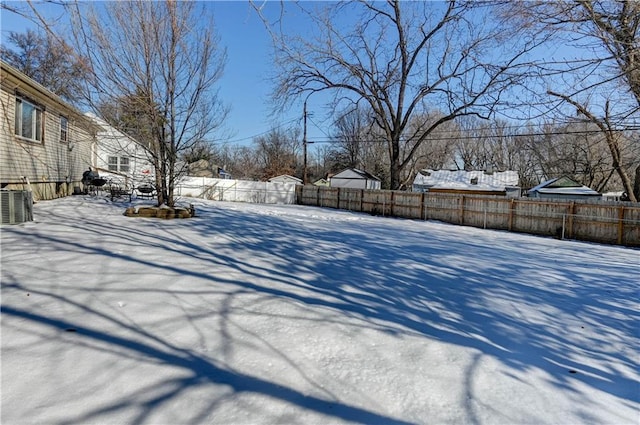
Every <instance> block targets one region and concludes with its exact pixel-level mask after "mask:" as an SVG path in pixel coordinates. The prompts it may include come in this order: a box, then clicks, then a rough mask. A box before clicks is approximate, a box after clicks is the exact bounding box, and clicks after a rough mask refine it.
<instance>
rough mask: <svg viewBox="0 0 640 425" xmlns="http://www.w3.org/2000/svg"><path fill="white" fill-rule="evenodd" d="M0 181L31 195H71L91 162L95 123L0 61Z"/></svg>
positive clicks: (8, 187)
mask: <svg viewBox="0 0 640 425" xmlns="http://www.w3.org/2000/svg"><path fill="white" fill-rule="evenodd" d="M0 65H1V67H0V69H1V72H0V77H1V78H0V81H1V83H0V87H1V90H0V104H1V107H0V115H1V117H0V118H1V121H2V124H0V125H1V130H0V187H1V188H2V189H6V190H31V191H32V194H33V199H35V200H44V199H53V198H58V197H62V196H67V195H70V194H71V193H73V192H74V188H75V187H78V188H80V187H81V180H82V173H83V172H84V171H85V170H87V168H88V167H89V166H91V165H92V162H91V148H92V144H93V143H94V142H95V134H96V132H97V131H98V128H97V126H96V125H95V123H94V122H93V121H92V120H91V119H89V118H88V117H86V116H84V115H83V114H82V113H80V112H79V111H78V110H76V109H75V108H74V107H73V106H71V105H69V104H68V103H66V102H65V101H64V100H62V99H61V98H60V97H59V96H57V95H56V94H54V93H52V92H51V91H49V90H48V89H47V88H45V87H44V86H42V85H41V84H39V83H37V82H36V81H34V80H33V79H31V78H29V77H27V76H26V75H25V74H23V73H22V72H20V71H18V70H17V69H15V68H13V67H12V66H10V65H8V64H7V63H5V62H1V61H0Z"/></svg>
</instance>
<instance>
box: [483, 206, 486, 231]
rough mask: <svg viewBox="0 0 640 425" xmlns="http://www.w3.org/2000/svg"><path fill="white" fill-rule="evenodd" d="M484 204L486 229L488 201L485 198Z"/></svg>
mask: <svg viewBox="0 0 640 425" xmlns="http://www.w3.org/2000/svg"><path fill="white" fill-rule="evenodd" d="M483 205H484V226H483V228H484V229H486V228H487V201H486V200H485V201H484V202H483Z"/></svg>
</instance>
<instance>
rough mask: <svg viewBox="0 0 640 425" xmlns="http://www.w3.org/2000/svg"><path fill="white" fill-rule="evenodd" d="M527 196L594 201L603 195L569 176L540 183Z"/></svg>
mask: <svg viewBox="0 0 640 425" xmlns="http://www.w3.org/2000/svg"><path fill="white" fill-rule="evenodd" d="M527 196H529V197H530V198H549V199H593V198H599V197H601V196H602V195H601V194H600V193H598V192H597V191H595V190H593V189H591V188H589V187H587V186H584V185H582V184H580V183H578V182H576V181H575V180H573V179H571V178H569V177H567V176H562V177H557V178H555V179H551V180H547V181H544V182H542V183H540V184H539V185H537V186H536V187H534V188H532V189H530V190H529V191H527Z"/></svg>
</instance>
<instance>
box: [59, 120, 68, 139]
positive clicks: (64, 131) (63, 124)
mask: <svg viewBox="0 0 640 425" xmlns="http://www.w3.org/2000/svg"><path fill="white" fill-rule="evenodd" d="M60 141H61V142H68V141H69V120H68V119H67V117H60Z"/></svg>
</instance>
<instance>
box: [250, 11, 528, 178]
mask: <svg viewBox="0 0 640 425" xmlns="http://www.w3.org/2000/svg"><path fill="white" fill-rule="evenodd" d="M256 9H257V10H258V11H260V8H259V7H256ZM303 12H305V13H307V16H308V19H309V21H310V22H311V23H312V29H309V30H308V31H307V32H306V33H305V34H304V35H301V36H298V37H295V36H289V35H286V34H285V33H284V31H282V32H280V30H278V28H284V26H285V25H286V21H284V18H283V20H282V21H280V22H278V23H276V24H275V25H273V27H271V26H270V27H269V28H272V34H273V35H274V42H275V47H276V66H277V68H278V71H277V76H276V92H275V98H276V99H277V100H279V101H281V102H284V103H285V104H286V103H287V102H289V101H290V100H292V99H295V98H300V97H301V96H303V95H305V94H306V93H309V92H314V91H326V90H329V91H332V92H333V93H334V95H335V97H334V107H335V108H339V107H340V105H342V107H344V104H345V103H346V104H365V105H367V107H368V108H370V109H371V110H372V112H373V116H372V118H373V119H374V121H375V123H376V126H377V127H378V129H379V131H380V132H381V133H382V134H383V135H384V141H385V143H386V145H387V156H388V158H389V160H388V162H389V175H390V182H391V188H392V189H396V188H399V187H401V186H402V184H403V182H402V181H401V178H402V177H401V176H402V175H403V170H404V169H405V168H406V167H408V166H409V164H410V163H411V161H412V159H413V157H414V155H415V154H416V152H417V151H418V149H420V146H421V145H422V144H423V142H424V141H425V140H427V138H428V136H429V134H430V133H432V132H433V131H435V130H436V129H438V128H439V127H440V126H441V125H442V124H443V123H445V122H448V121H451V120H453V119H454V118H456V117H458V116H462V115H469V114H476V115H482V116H488V115H489V114H490V113H491V112H492V110H493V109H494V107H495V106H496V105H497V104H498V103H499V102H500V100H501V96H502V93H503V91H504V90H505V89H506V88H508V87H510V86H511V85H512V84H514V83H515V82H516V81H517V79H518V75H517V74H516V73H515V72H514V69H515V67H516V66H517V65H518V64H519V61H520V60H521V59H522V58H523V56H524V55H525V53H526V52H528V51H529V50H530V49H531V48H532V47H533V46H534V45H535V40H533V39H528V40H524V39H518V38H517V37H515V38H513V39H511V42H510V43H509V47H508V49H507V48H506V47H504V46H505V45H506V43H505V40H506V39H507V36H508V35H512V34H507V30H508V29H507V28H500V27H498V26H493V25H490V21H489V20H483V18H482V16H483V14H485V13H486V6H485V5H484V4H483V3H474V2H457V1H449V2H447V3H432V2H399V1H392V0H389V1H386V2H368V1H358V2H342V3H337V4H331V5H330V6H329V7H328V8H327V9H326V10H324V11H318V10H310V11H306V10H304V9H303ZM343 16H357V17H358V19H356V23H355V24H354V25H353V26H351V27H350V28H346V27H345V23H344V20H343V19H340V18H341V17H343ZM285 17H286V16H285ZM433 105H437V107H438V108H439V109H441V110H442V111H443V115H442V116H441V117H440V118H439V119H438V120H436V121H435V122H430V123H429V124H428V125H425V126H423V127H421V126H414V127H413V128H410V127H409V123H410V120H411V117H412V116H414V115H415V114H417V113H420V112H421V111H423V110H425V108H427V109H428V108H429V107H432V106H433ZM403 140H411V141H412V144H411V146H412V148H411V149H409V150H407V151H405V152H403V151H402V148H401V146H402V141H403Z"/></svg>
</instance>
